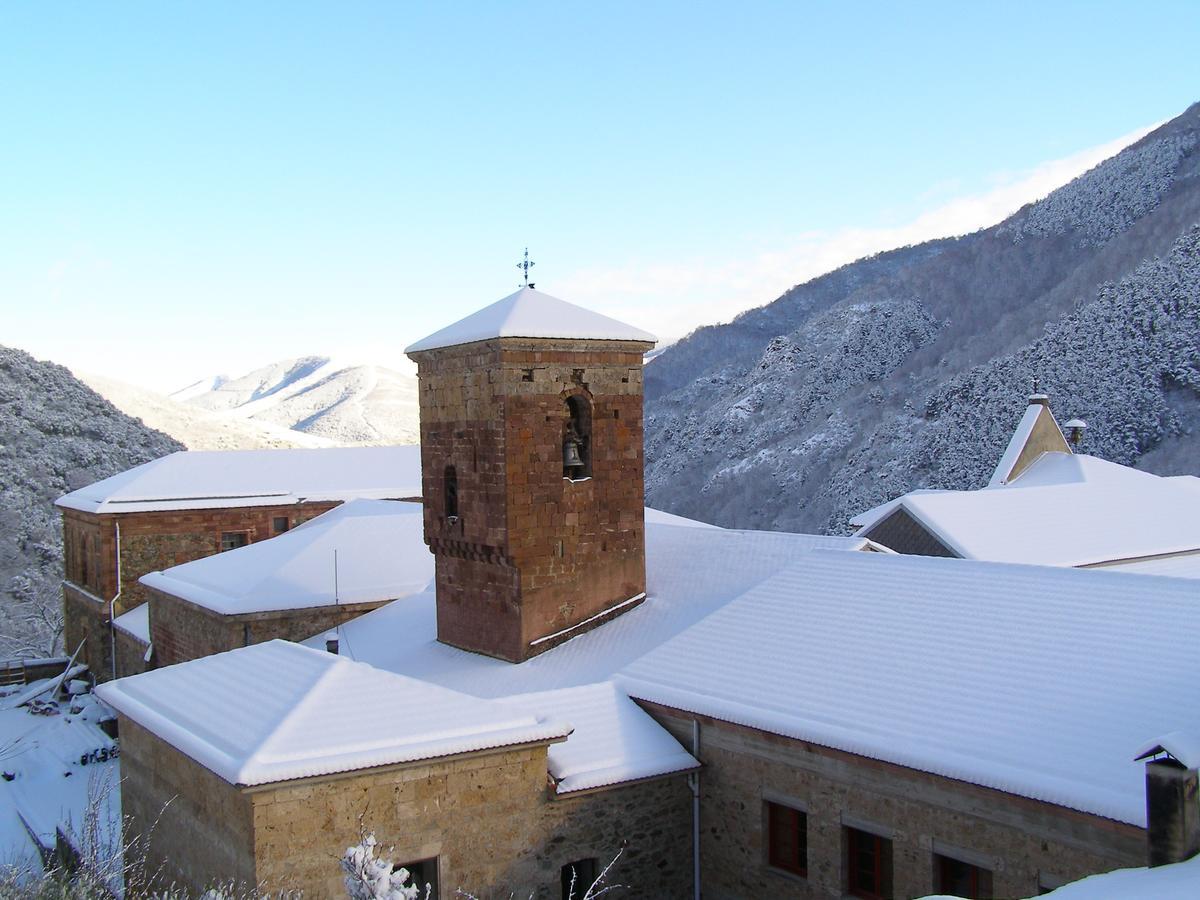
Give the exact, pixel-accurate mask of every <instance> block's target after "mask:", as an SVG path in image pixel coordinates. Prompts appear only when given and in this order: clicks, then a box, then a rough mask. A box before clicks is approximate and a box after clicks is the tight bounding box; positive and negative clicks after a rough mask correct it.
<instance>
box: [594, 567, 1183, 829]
mask: <svg viewBox="0 0 1200 900" xmlns="http://www.w3.org/2000/svg"><path fill="white" fill-rule="evenodd" d="M1198 644H1200V600H1198V598H1197V595H1196V590H1195V585H1194V583H1190V582H1186V581H1183V580H1181V579H1171V578H1156V577H1151V576H1134V575H1121V574H1115V573H1111V574H1110V573H1107V572H1102V571H1096V570H1088V571H1080V570H1074V569H1059V568H1050V567H1042V566H1014V565H1001V564H996V563H979V562H970V561H965V560H955V559H936V558H930V557H919V556H883V555H879V554H871V553H821V552H818V553H813V554H811V555H810V556H808V557H805V558H804V559H802V560H800V561H798V562H796V563H795V564H794V565H792V566H790V567H788V568H787V569H785V570H783V571H781V572H779V573H778V574H776V575H775V576H773V577H771V578H768V579H767V580H765V581H762V582H761V583H759V584H757V585H755V586H753V587H752V588H750V589H749V590H748V591H747V592H746V593H745V594H743V595H742V596H740V597H738V598H737V599H735V600H733V601H732V602H730V603H728V604H725V605H724V606H722V607H721V608H720V609H718V610H716V611H715V612H713V613H712V614H711V615H709V616H707V617H706V618H704V619H703V620H701V621H700V622H698V623H696V624H695V625H693V626H692V627H690V628H689V629H687V630H685V631H683V632H681V633H680V634H678V635H677V636H676V637H674V638H673V639H671V640H669V641H667V642H665V643H663V644H662V645H661V646H659V647H657V648H656V649H654V650H651V651H650V652H649V653H646V654H645V655H643V656H642V657H641V658H639V659H637V660H635V661H633V662H632V663H630V664H629V665H627V666H625V667H624V668H623V669H622V671H621V673H620V674H619V677H618V681H617V683H618V686H619V687H622V688H624V689H625V690H626V691H627V692H628V693H629V694H630V695H631V696H633V697H636V698H640V699H643V700H648V701H652V702H656V703H661V704H664V705H666V706H670V707H675V708H679V709H683V710H688V711H691V712H695V713H699V714H702V715H709V716H713V717H715V718H718V719H722V720H725V721H728V722H733V723H737V724H741V725H747V726H750V727H752V728H758V729H763V730H766V731H770V732H773V733H776V734H781V735H785V736H789V737H794V738H797V739H800V740H804V741H810V742H813V743H816V744H820V745H823V746H826V747H831V748H835V749H839V750H844V751H847V752H850V753H855V754H859V755H862V756H867V757H872V758H875V759H880V760H885V761H888V762H893V763H896V764H899V765H902V766H908V767H911V768H914V769H919V770H922V771H927V772H933V773H936V774H939V775H944V776H946V777H949V778H955V779H960V780H963V781H968V782H971V783H974V784H978V785H983V786H985V787H991V788H996V789H999V790H1003V791H1007V792H1009V793H1013V794H1019V795H1022V796H1026V797H1032V798H1034V799H1038V800H1043V801H1046V802H1049V803H1054V804H1058V805H1061V806H1066V807H1070V808H1073V809H1078V810H1082V811H1084V812H1089V813H1094V814H1097V815H1101V816H1106V817H1108V818H1112V819H1117V820H1120V821H1125V822H1130V823H1133V824H1135V825H1142V824H1143V823H1144V821H1145V794H1144V786H1143V772H1142V767H1141V766H1140V765H1139V764H1137V763H1134V762H1133V761H1132V760H1133V756H1134V754H1135V753H1136V752H1137V751H1138V749H1139V747H1141V746H1143V745H1144V743H1145V741H1146V740H1147V739H1148V737H1149V736H1151V735H1155V734H1163V733H1166V732H1171V731H1174V730H1177V729H1181V728H1183V729H1192V730H1196V729H1197V726H1200V710H1198V709H1196V708H1195V707H1194V706H1193V705H1189V704H1188V703H1186V702H1183V701H1185V700H1186V698H1188V697H1190V696H1191V694H1190V690H1191V688H1190V686H1191V684H1192V683H1193V681H1194V675H1195V672H1196V663H1195V647H1196V646H1197V645H1198ZM914 660H919V661H920V662H919V664H914ZM698 661H702V662H703V664H698ZM814 685H819V686H820V689H819V690H813V686H814Z"/></svg>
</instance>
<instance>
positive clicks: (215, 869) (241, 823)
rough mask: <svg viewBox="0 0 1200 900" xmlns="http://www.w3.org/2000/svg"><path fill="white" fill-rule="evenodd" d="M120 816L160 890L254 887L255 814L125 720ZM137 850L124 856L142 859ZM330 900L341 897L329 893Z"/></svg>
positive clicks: (228, 789) (237, 795) (242, 797)
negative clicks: (136, 839)
mask: <svg viewBox="0 0 1200 900" xmlns="http://www.w3.org/2000/svg"><path fill="white" fill-rule="evenodd" d="M119 718H120V735H121V811H122V814H123V815H124V816H125V817H127V821H128V823H129V833H130V834H131V835H139V836H140V838H139V843H140V845H141V846H144V848H145V862H146V869H147V871H148V872H151V873H159V881H160V882H161V883H162V884H168V883H171V882H174V883H176V884H183V885H189V886H191V887H192V888H194V889H196V895H197V896H199V893H200V891H201V890H202V889H204V888H206V887H208V886H210V885H212V884H215V883H220V882H227V881H234V882H240V883H242V884H245V885H250V886H253V885H254V884H256V883H257V878H256V876H255V868H254V854H253V847H254V838H253V822H254V818H253V808H252V804H251V800H250V798H249V797H248V796H247V795H246V794H245V793H243V792H242V791H241V790H239V789H238V788H236V787H234V786H233V785H231V784H229V783H227V782H226V781H224V780H223V779H221V778H219V777H217V776H216V775H214V774H213V773H212V772H210V771H209V770H208V769H206V768H204V767H203V766H201V765H200V764H199V763H196V762H194V761H193V760H192V759H191V758H189V757H187V756H185V755H184V754H182V753H180V752H178V751H177V750H175V749H174V748H173V747H171V746H170V745H168V744H166V743H164V742H163V741H161V740H160V739H159V738H157V737H156V736H154V735H153V734H151V733H149V732H148V731H146V730H145V729H143V728H141V727H140V726H139V725H137V723H135V722H132V721H130V720H129V719H128V718H127V717H125V716H120V717H119ZM138 855H139V854H138V853H137V852H136V850H135V852H134V853H132V854H128V853H127V859H126V862H127V863H129V862H130V859H129V856H134V857H137V856H138ZM329 896H336V894H331V895H329Z"/></svg>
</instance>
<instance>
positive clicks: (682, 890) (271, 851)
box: [250, 747, 691, 900]
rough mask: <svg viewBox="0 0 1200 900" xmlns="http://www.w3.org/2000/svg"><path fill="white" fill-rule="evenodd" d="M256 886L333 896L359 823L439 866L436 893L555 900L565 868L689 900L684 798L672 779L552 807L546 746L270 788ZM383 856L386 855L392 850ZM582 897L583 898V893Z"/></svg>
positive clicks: (261, 801)
mask: <svg viewBox="0 0 1200 900" xmlns="http://www.w3.org/2000/svg"><path fill="white" fill-rule="evenodd" d="M250 796H251V797H252V799H253V803H254V822H255V829H256V831H255V833H256V847H257V854H258V877H259V879H260V880H261V881H262V882H264V883H265V885H267V886H268V887H271V888H279V887H291V888H301V889H304V890H305V892H306V895H307V896H313V897H337V896H340V894H339V893H338V891H339V890H340V889H341V877H340V873H339V871H338V869H337V866H336V864H335V863H334V864H331V861H332V860H334V859H335V858H336V857H337V856H339V855H340V854H341V853H342V852H343V851H344V850H345V848H346V847H347V846H349V845H350V844H353V843H355V842H356V841H357V840H358V829H359V822H360V819H361V821H362V823H363V824H364V825H365V826H366V827H367V828H368V829H369V830H374V831H375V833H376V837H377V838H378V840H379V843H380V845H381V846H382V847H384V848H385V849H387V854H388V857H389V858H390V859H391V860H392V861H393V862H396V863H401V864H402V863H406V862H414V861H417V860H422V859H429V858H431V857H437V858H438V868H439V878H440V882H441V893H440V896H441V897H443V898H446V897H452V896H454V892H455V890H456V889H458V888H462V889H463V890H464V891H469V892H471V893H473V894H475V895H477V896H479V897H508V896H509V895H510V893H513V892H515V894H516V896H518V897H522V898H523V897H528V896H529V895H530V893H531V892H532V894H533V896H534V897H535V898H537V900H559V897H560V896H561V893H560V891H561V887H560V878H561V875H560V872H561V869H562V867H563V866H564V865H567V864H568V863H571V862H574V861H576V860H580V859H587V858H595V859H597V860H598V863H599V866H600V867H603V866H604V865H605V864H606V863H607V862H609V861H610V860H611V859H612V858H613V857H614V856H616V854H617V852H618V851H619V850H620V849H621V847H622V844H623V843H626V842H627V843H628V846H627V847H626V849H625V851H624V852H623V853H622V856H621V860H620V862H619V863H618V865H617V867H616V868H615V869H614V872H613V876H614V877H613V879H612V880H613V881H615V882H617V883H620V884H627V885H629V886H630V890H628V891H622V892H621V896H623V897H631V898H634V897H637V898H655V900H662V898H686V897H688V896H690V890H691V849H690V848H691V813H690V810H691V794H690V791H689V790H688V788H687V784H686V779H685V778H683V777H676V778H671V779H663V780H660V781H655V782H647V783H643V784H639V785H631V786H629V787H624V788H615V789H612V790H609V791H601V792H596V793H593V794H587V795H585V796H581V797H577V798H566V799H561V800H560V799H555V798H553V797H551V796H550V791H549V788H548V786H547V782H546V751H545V748H544V747H537V748H528V749H520V750H509V751H502V752H497V753H491V754H487V755H472V756H466V757H461V758H459V759H451V760H440V761H432V762H430V763H428V764H422V765H414V766H406V767H392V768H387V769H377V770H373V771H370V772H365V773H358V774H351V775H348V776H345V777H339V778H333V779H313V780H311V781H309V782H297V783H292V784H281V785H275V786H271V787H269V788H267V789H264V790H260V791H254V792H253V793H251V794H250ZM393 847H394V850H393V849H390V848H393ZM580 893H582V892H580Z"/></svg>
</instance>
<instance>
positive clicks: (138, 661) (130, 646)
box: [113, 628, 150, 678]
mask: <svg viewBox="0 0 1200 900" xmlns="http://www.w3.org/2000/svg"><path fill="white" fill-rule="evenodd" d="M113 636H114V637H115V638H116V641H115V643H114V647H115V651H116V654H117V677H118V678H124V677H125V676H127V675H139V674H141V673H142V672H145V671H146V670H147V669H149V668H150V666H149V663H147V662H146V651H147V650H148V649H149V646H150V645H149V644H147V643H145V642H144V641H142V640H140V639H139V638H136V637H134V636H133V635H132V634H130V633H129V632H127V631H122V630H121V629H120V628H117V629H116V630H115V631H114V632H113Z"/></svg>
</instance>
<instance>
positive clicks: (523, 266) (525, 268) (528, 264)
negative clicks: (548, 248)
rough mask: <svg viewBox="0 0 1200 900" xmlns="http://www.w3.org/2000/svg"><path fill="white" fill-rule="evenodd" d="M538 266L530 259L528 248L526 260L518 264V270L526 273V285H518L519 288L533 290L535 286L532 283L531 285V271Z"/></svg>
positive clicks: (527, 249) (526, 249)
mask: <svg viewBox="0 0 1200 900" xmlns="http://www.w3.org/2000/svg"><path fill="white" fill-rule="evenodd" d="M536 265H537V263H535V262H533V261H532V260H530V258H529V248H528V247H526V248H525V259H524V260H522V261H521V262H519V263H517V268H518V269H520V270H521V271H522V272H524V273H525V283H524V284H518V285H517V287H527V288H532V287H533V284H532V283H530V281H529V270H530V269H532V268H533V267H534V266H536Z"/></svg>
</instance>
